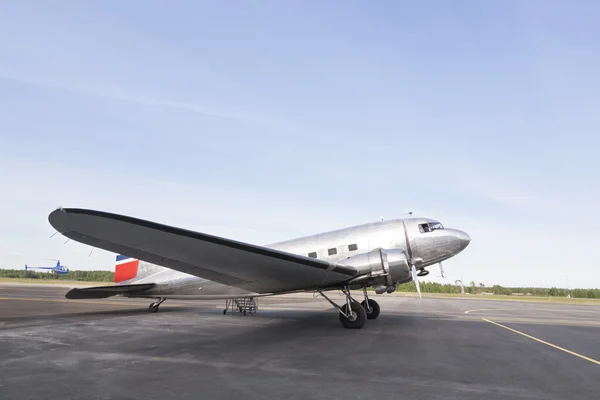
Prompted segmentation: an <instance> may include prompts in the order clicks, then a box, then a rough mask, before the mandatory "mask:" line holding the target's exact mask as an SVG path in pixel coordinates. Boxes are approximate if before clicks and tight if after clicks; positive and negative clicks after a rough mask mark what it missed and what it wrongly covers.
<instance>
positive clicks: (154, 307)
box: [148, 303, 158, 313]
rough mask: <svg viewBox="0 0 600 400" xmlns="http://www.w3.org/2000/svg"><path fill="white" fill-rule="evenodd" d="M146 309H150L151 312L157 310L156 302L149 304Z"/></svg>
mask: <svg viewBox="0 0 600 400" xmlns="http://www.w3.org/2000/svg"><path fill="white" fill-rule="evenodd" d="M148 311H150V312H151V313H155V312H157V311H158V304H156V303H152V304H150V306H149V307H148Z"/></svg>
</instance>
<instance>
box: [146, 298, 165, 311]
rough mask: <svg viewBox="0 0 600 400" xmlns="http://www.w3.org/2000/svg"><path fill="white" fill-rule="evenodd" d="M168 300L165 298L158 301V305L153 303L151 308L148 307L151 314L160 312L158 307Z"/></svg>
mask: <svg viewBox="0 0 600 400" xmlns="http://www.w3.org/2000/svg"><path fill="white" fill-rule="evenodd" d="M165 300H166V299H164V298H162V297H161V298H159V299H158V301H157V302H156V303H152V304H150V306H149V307H148V311H150V312H151V313H155V312H157V311H158V306H160V305H161V304H162V303H163V301H165Z"/></svg>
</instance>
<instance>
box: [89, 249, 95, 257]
mask: <svg viewBox="0 0 600 400" xmlns="http://www.w3.org/2000/svg"><path fill="white" fill-rule="evenodd" d="M94 249H95V247H92V251H90V255H89V256H88V257H91V256H92V253H93V252H94Z"/></svg>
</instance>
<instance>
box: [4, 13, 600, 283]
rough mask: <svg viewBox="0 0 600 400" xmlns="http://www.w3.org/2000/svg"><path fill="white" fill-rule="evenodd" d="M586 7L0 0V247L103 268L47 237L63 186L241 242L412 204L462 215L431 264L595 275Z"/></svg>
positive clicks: (534, 274)
mask: <svg viewBox="0 0 600 400" xmlns="http://www.w3.org/2000/svg"><path fill="white" fill-rule="evenodd" d="M599 18H600V3H597V2H593V1H588V2H585V1H579V2H576V3H572V2H567V1H564V2H557V1H503V2H480V1H455V2H446V1H429V2H418V4H417V3H414V2H400V1H381V2H375V3H374V2H366V1H364V2H359V1H344V2H341V1H325V2H322V1H304V2H276V1H260V2H235V3H231V2H200V1H178V2H166V1H162V2H161V1H149V2H141V1H129V2H117V1H103V2H69V1H55V2H52V4H50V3H43V2H31V1H19V2H17V1H13V2H3V3H2V4H0V34H1V36H2V37H3V38H4V40H2V41H0V54H1V55H2V56H0V140H1V141H0V143H1V145H0V185H1V186H0V187H2V195H1V196H0V206H2V209H3V210H4V213H5V217H4V218H3V219H2V224H1V226H2V229H1V230H0V265H1V266H2V267H3V268H21V267H22V265H23V264H24V263H26V262H27V263H29V264H44V263H52V262H51V261H48V260H44V259H45V258H60V259H61V260H62V262H63V263H64V264H66V265H68V266H69V267H70V268H75V269H99V268H101V269H111V268H112V265H113V262H114V258H113V255H112V254H110V253H107V252H104V251H101V250H95V251H94V253H93V254H92V256H91V257H88V255H89V251H90V248H89V247H86V246H83V245H81V244H78V243H74V242H69V243H67V244H64V239H63V238H62V237H59V236H55V237H54V238H52V239H49V236H50V235H51V234H52V233H53V231H52V228H51V227H50V225H49V224H48V222H47V215H48V213H50V212H51V211H52V210H53V209H54V208H56V207H57V206H59V205H62V206H65V207H86V208H96V209H101V210H106V211H112V212H118V213H125V214H130V215H134V216H137V217H141V218H148V219H153V220H157V221H160V222H164V223H168V224H173V225H178V226H183V227H186V228H190V229H196V230H200V231H204V232H208V233H212V234H216V235H221V236H226V237H230V238H234V239H238V240H244V241H248V242H251V243H256V244H268V243H272V242H276V241H279V240H284V239H289V238H293V237H298V236H302V235H307V234H312V233H316V232H321V231H326V230H331V229H336V228H339V227H344V226H349V225H353V224H359V223H364V222H369V221H373V220H377V219H378V218H379V216H381V215H383V216H384V217H386V218H395V217H403V215H402V214H401V213H402V212H405V211H413V212H414V213H415V215H421V216H427V217H431V218H436V219H439V220H440V221H441V222H442V223H443V224H445V225H446V226H449V227H456V228H460V229H464V230H465V231H467V232H469V233H470V234H471V237H472V242H471V244H470V246H469V247H468V248H467V250H466V251H465V252H463V253H462V254H460V255H459V256H458V257H456V258H455V259H453V260H451V261H448V262H447V263H446V268H445V270H446V274H447V275H448V279H447V280H445V281H446V282H453V281H454V280H455V279H459V278H461V277H462V278H463V279H464V280H465V281H471V280H475V281H476V282H483V283H485V284H502V285H515V286H516V285H535V286H553V285H556V286H565V285H566V284H567V282H568V285H569V286H570V287H600V272H599V268H600V262H599V261H598V258H597V254H596V252H595V249H597V248H598V246H599V243H600V233H599V231H598V229H597V226H598V225H600V218H599V217H598V212H597V205H598V204H599V203H600V189H599V186H598V182H599V178H600V161H599V158H598V156H597V155H598V148H600V135H599V134H598V131H599V128H600V113H598V112H597V110H598V106H599V105H600V104H599V100H600V95H599V94H598V93H600V75H599V74H598V71H599V70H600V65H599V61H600V60H599V58H600V45H599V44H598V41H597V38H598V37H599V35H600V27H598V26H597V23H596V22H597V21H598V19H599ZM432 275H437V271H435V273H434V274H431V275H430V276H429V277H428V278H430V277H432ZM434 278H435V277H434Z"/></svg>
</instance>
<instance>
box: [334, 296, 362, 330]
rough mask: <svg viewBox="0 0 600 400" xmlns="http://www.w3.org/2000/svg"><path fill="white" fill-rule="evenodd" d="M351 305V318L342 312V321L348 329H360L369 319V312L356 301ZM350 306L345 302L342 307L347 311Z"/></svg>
mask: <svg viewBox="0 0 600 400" xmlns="http://www.w3.org/2000/svg"><path fill="white" fill-rule="evenodd" d="M350 307H351V309H352V311H351V314H350V318H346V317H345V316H344V315H343V314H341V313H340V322H341V323H342V325H344V328H346V329H360V328H362V327H363V325H364V324H365V322H366V321H367V312H366V311H365V309H364V308H363V306H361V305H360V304H359V303H357V302H356V301H352V302H351V303H350ZM347 309H348V306H347V305H346V304H344V306H343V307H342V311H343V312H344V313H347Z"/></svg>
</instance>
